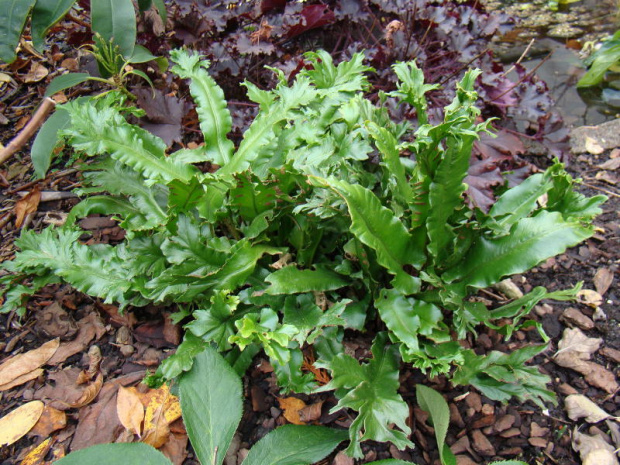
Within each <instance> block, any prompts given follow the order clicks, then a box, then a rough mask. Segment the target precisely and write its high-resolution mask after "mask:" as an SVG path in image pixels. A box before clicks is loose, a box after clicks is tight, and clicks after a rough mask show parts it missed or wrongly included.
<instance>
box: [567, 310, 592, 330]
mask: <svg viewBox="0 0 620 465" xmlns="http://www.w3.org/2000/svg"><path fill="white" fill-rule="evenodd" d="M560 319H561V320H562V321H564V322H565V323H566V324H568V326H571V327H575V326H577V327H578V328H581V329H584V330H590V329H593V328H594V321H592V319H590V318H589V317H587V316H586V315H584V314H583V313H581V312H580V311H579V310H577V309H576V308H573V307H568V308H567V309H566V310H564V313H562V316H561V317H560Z"/></svg>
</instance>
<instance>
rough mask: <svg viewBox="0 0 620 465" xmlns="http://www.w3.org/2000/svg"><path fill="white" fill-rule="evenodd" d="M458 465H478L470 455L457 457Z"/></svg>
mask: <svg viewBox="0 0 620 465" xmlns="http://www.w3.org/2000/svg"><path fill="white" fill-rule="evenodd" d="M456 465H478V464H477V463H476V462H474V461H473V460H472V459H471V458H470V457H469V455H457V456H456Z"/></svg>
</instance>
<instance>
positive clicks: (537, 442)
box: [528, 438, 547, 449]
mask: <svg viewBox="0 0 620 465" xmlns="http://www.w3.org/2000/svg"><path fill="white" fill-rule="evenodd" d="M528 442H529V443H530V444H531V445H532V446H534V447H540V448H542V449H544V448H545V447H547V440H546V439H543V438H529V439H528Z"/></svg>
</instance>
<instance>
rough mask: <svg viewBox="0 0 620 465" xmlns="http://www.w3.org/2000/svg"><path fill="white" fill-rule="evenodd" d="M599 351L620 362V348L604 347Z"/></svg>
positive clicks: (604, 355)
mask: <svg viewBox="0 0 620 465" xmlns="http://www.w3.org/2000/svg"><path fill="white" fill-rule="evenodd" d="M599 353H600V354H601V355H602V356H603V357H605V358H608V359H609V360H612V361H614V362H616V363H620V350H616V349H612V348H611V347H603V348H602V349H601V350H600V351H599Z"/></svg>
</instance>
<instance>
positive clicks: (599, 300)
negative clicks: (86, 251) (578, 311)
mask: <svg viewBox="0 0 620 465" xmlns="http://www.w3.org/2000/svg"><path fill="white" fill-rule="evenodd" d="M577 298H578V299H579V302H581V303H582V304H586V305H587V306H588V307H592V308H596V307H600V306H601V305H602V304H603V296H602V295H601V294H599V293H598V292H596V291H593V290H591V289H582V290H580V291H579V292H578V293H577Z"/></svg>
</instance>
